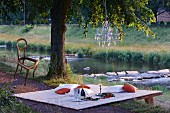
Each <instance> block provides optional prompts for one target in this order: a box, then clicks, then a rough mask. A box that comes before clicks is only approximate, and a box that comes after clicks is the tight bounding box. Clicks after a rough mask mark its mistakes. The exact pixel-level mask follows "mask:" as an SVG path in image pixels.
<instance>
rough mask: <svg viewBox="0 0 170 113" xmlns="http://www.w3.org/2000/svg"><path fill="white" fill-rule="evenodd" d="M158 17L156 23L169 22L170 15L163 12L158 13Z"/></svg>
mask: <svg viewBox="0 0 170 113" xmlns="http://www.w3.org/2000/svg"><path fill="white" fill-rule="evenodd" d="M159 13H160V14H159V15H158V16H157V22H161V21H163V22H170V13H169V12H167V11H164V10H160V11H159Z"/></svg>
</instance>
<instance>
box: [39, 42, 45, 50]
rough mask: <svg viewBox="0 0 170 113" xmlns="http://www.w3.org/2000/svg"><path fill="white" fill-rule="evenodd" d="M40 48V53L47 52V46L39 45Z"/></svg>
mask: <svg viewBox="0 0 170 113" xmlns="http://www.w3.org/2000/svg"><path fill="white" fill-rule="evenodd" d="M38 47H39V51H45V50H46V46H45V45H42V44H40V45H38Z"/></svg>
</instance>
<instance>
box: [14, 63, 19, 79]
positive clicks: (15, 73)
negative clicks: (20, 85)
mask: <svg viewBox="0 0 170 113" xmlns="http://www.w3.org/2000/svg"><path fill="white" fill-rule="evenodd" d="M18 66H19V65H18V64H17V68H16V70H15V74H14V79H15V75H16V73H17V70H18Z"/></svg>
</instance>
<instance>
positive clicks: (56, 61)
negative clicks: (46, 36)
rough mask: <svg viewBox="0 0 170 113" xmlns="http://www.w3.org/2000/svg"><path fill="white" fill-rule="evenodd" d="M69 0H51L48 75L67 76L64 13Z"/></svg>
mask: <svg viewBox="0 0 170 113" xmlns="http://www.w3.org/2000/svg"><path fill="white" fill-rule="evenodd" d="M69 5H70V0H53V6H52V9H51V21H52V23H51V61H50V67H49V72H48V77H58V78H62V77H67V73H66V63H65V32H66V26H65V23H66V15H67V9H68V7H69Z"/></svg>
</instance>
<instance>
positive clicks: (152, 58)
mask: <svg viewBox="0 0 170 113" xmlns="http://www.w3.org/2000/svg"><path fill="white" fill-rule="evenodd" d="M148 62H149V64H158V63H159V62H160V55H159V54H158V53H149V54H148Z"/></svg>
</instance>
